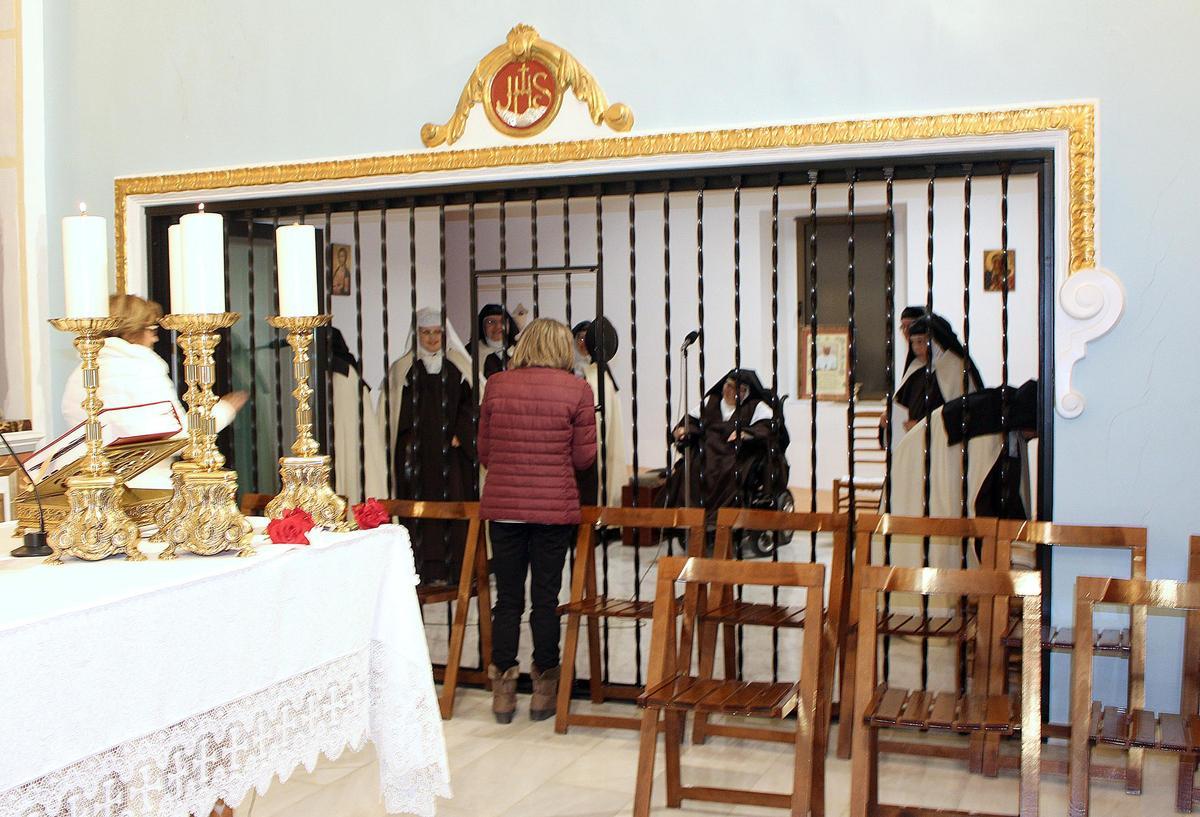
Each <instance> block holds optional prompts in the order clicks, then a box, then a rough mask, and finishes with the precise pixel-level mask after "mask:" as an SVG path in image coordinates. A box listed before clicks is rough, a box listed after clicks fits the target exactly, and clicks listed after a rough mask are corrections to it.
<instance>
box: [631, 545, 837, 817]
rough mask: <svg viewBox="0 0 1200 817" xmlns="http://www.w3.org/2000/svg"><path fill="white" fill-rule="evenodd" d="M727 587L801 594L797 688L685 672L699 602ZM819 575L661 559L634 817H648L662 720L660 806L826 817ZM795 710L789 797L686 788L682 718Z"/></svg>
mask: <svg viewBox="0 0 1200 817" xmlns="http://www.w3.org/2000/svg"><path fill="white" fill-rule="evenodd" d="M676 582H683V583H684V584H685V586H686V587H687V588H688V589H687V590H685V592H684V594H683V598H684V602H683V622H682V625H681V627H680V631H681V632H680V636H679V641H678V643H677V642H676V635H675V626H676V617H677V615H678V611H679V610H678V608H679V600H678V599H677V598H676V595H675V587H674V585H675V583H676ZM733 585H759V586H766V587H803V588H804V589H805V592H806V599H805V612H804V617H805V622H804V628H803V629H804V637H803V653H802V666H801V672H800V679H799V681H797V682H794V683H774V682H770V681H753V682H744V681H737V680H732V679H721V680H718V679H712V678H707V679H705V678H699V677H697V676H695V675H692V672H691V650H690V644H691V639H692V635H693V633H694V632H695V627H696V624H697V617H698V616H699V615H700V614H701V611H702V610H703V609H704V606H703V605H704V598H705V596H706V595H708V592H709V591H708V588H713V590H712V591H711V592H715V593H719V592H720V590H718V589H716V588H721V589H723V588H726V587H730V586H733ZM824 586H825V567H824V565H820V564H797V563H794V562H740V561H731V560H728V559H699V558H687V559H684V558H679V557H665V558H663V559H660V560H659V563H658V588H657V590H656V592H655V600H654V625H653V627H654V629H653V636H652V639H651V642H650V670H649V675H648V679H647V683H646V691H645V692H644V693H643V694H642V695H641V696H640V697H639V698H638V705H639V706H641V707H643V709H644V711H643V713H642V718H641V740H640V742H639V750H638V772H637V786H636V791H635V794H634V800H633V814H634V817H647V815H648V814H649V813H650V794H651V789H652V787H653V781H654V759H655V751H656V748H657V747H656V744H657V742H658V722H659V714H660V713H661V714H662V718H663V720H664V721H665V722H666V730H665V731H666V767H667V768H666V778H667V805H668V806H670V807H672V808H677V807H679V805H680V804H681V803H682V801H683V800H685V799H687V800H705V801H709V802H717V803H737V804H743V805H752V806H773V807H778V808H787V809H790V812H791V814H792V815H793V817H808V815H810V814H811V815H821V814H823V813H824V777H825V758H824V753H823V752H820V751H819V747H818V739H817V735H818V733H819V732H820V731H821V729H820V721H821V717H820V713H819V710H820V701H819V693H818V691H817V686H818V677H819V675H820V671H821V666H822V661H821V649H822V644H821V641H822V626H821V618H822V612H823V607H824V604H823V598H822V596H823V590H824ZM792 710H796V730H795V737H794V739H793V741H794V743H795V765H794V767H793V768H794V771H793V782H792V791H791V793H790V794H777V793H772V792H756V791H746V790H743V789H725V788H715V787H711V786H684V785H683V784H682V779H681V778H682V775H681V770H680V762H679V761H680V746H679V744H680V738H681V736H682V732H683V725H684V718H685V717H686V715H687V713H688V712H696V713H701V712H704V713H710V714H718V713H721V714H729V715H743V716H751V717H766V718H783V717H786V716H787V715H788V714H789V713H790V712H791V711H792Z"/></svg>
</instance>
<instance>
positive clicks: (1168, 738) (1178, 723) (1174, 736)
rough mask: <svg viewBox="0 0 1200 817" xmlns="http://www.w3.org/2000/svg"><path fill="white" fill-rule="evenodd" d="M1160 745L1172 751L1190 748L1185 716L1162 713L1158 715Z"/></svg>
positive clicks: (1182, 750)
mask: <svg viewBox="0 0 1200 817" xmlns="http://www.w3.org/2000/svg"><path fill="white" fill-rule="evenodd" d="M1158 728H1159V736H1160V737H1159V745H1160V746H1162V748H1164V749H1167V750H1169V751H1172V752H1186V751H1187V750H1188V746H1189V744H1188V739H1187V731H1186V730H1185V729H1184V723H1183V718H1181V717H1180V716H1179V715H1172V714H1165V713H1164V714H1162V715H1159V716H1158Z"/></svg>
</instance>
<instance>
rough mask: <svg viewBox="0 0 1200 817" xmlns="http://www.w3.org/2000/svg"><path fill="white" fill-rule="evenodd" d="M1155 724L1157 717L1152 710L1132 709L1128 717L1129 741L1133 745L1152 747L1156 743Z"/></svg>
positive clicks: (1156, 724)
mask: <svg viewBox="0 0 1200 817" xmlns="http://www.w3.org/2000/svg"><path fill="white" fill-rule="evenodd" d="M1157 726H1158V723H1157V718H1156V717H1155V715H1154V713H1153V712H1150V711H1148V710H1145V709H1135V710H1133V712H1132V713H1131V714H1130V717H1129V738H1128V740H1129V742H1130V743H1132V744H1133V745H1134V746H1143V747H1147V748H1153V747H1154V746H1156V745H1157V741H1156V740H1155V732H1156V731H1157Z"/></svg>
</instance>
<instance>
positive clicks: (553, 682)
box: [529, 666, 559, 721]
mask: <svg viewBox="0 0 1200 817" xmlns="http://www.w3.org/2000/svg"><path fill="white" fill-rule="evenodd" d="M529 675H530V677H531V678H533V700H531V701H530V702H529V719H530V720H534V721H544V720H546V719H547V718H549V717H551V716H553V715H554V710H555V702H556V701H557V699H558V676H559V672H558V667H552V668H551V669H548V670H546V671H545V672H542V671H541V670H539V669H538V668H537V667H536V666H535V667H533V669H531V670H530V672H529Z"/></svg>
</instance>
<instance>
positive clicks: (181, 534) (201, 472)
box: [156, 312, 254, 559]
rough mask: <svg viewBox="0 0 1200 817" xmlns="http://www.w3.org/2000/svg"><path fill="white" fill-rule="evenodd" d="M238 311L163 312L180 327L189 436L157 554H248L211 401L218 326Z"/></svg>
mask: <svg viewBox="0 0 1200 817" xmlns="http://www.w3.org/2000/svg"><path fill="white" fill-rule="evenodd" d="M240 317H241V316H240V315H239V314H238V313H236V312H216V313H211V314H195V315H166V316H164V317H163V319H162V321H161V323H162V326H163V327H164V328H166V329H173V330H175V331H177V332H179V345H180V347H182V349H183V352H184V379H185V380H186V381H187V384H188V390H187V392H186V393H185V394H184V400H186V401H187V404H188V438H189V443H188V446H187V448H186V449H184V456H185V458H186V461H185V462H181V463H178V464H177V465H176V466H175V467H174V468H173V469H172V482H173V483H174V487H175V494H174V495H173V496H172V498H171V501H170V502H169V503H168V506H167V508H166V509H165V510H164V512H163V517H162V518H161V519H160V529H159V532H158V536H157V537H156V538H158V539H159V540H160V541H164V542H166V544H167V547H166V549H164V550H163V552H162V553H160V554H159V557H158V558H160V559H174V558H175V552H176V551H177V550H186V551H189V552H191V553H196V554H199V555H201V556H214V555H216V554H218V553H221V552H223V551H226V550H236V551H237V552H238V556H251V555H253V554H254V548H252V547H251V546H250V538H251V529H250V523H249V522H247V521H246V519H245V517H243V516H242V514H241V511H239V510H238V506H237V474H235V473H234V472H233V471H229V470H226V469H225V468H224V465H225V457H224V456H223V455H222V454H221V452H220V451H219V450H217V427H216V421H215V420H214V418H213V413H212V410H213V406H215V405H216V404H217V396H216V395H215V394H213V390H212V387H213V382H214V381H215V379H216V370H215V367H214V361H213V353H214V351H215V350H216V348H217V344H218V343H220V342H221V336H220V335H218V334H217V331H218V330H220V329H227V328H228V327H230V326H233V325H234V324H235V323H237V321H238V319H239V318H240Z"/></svg>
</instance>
